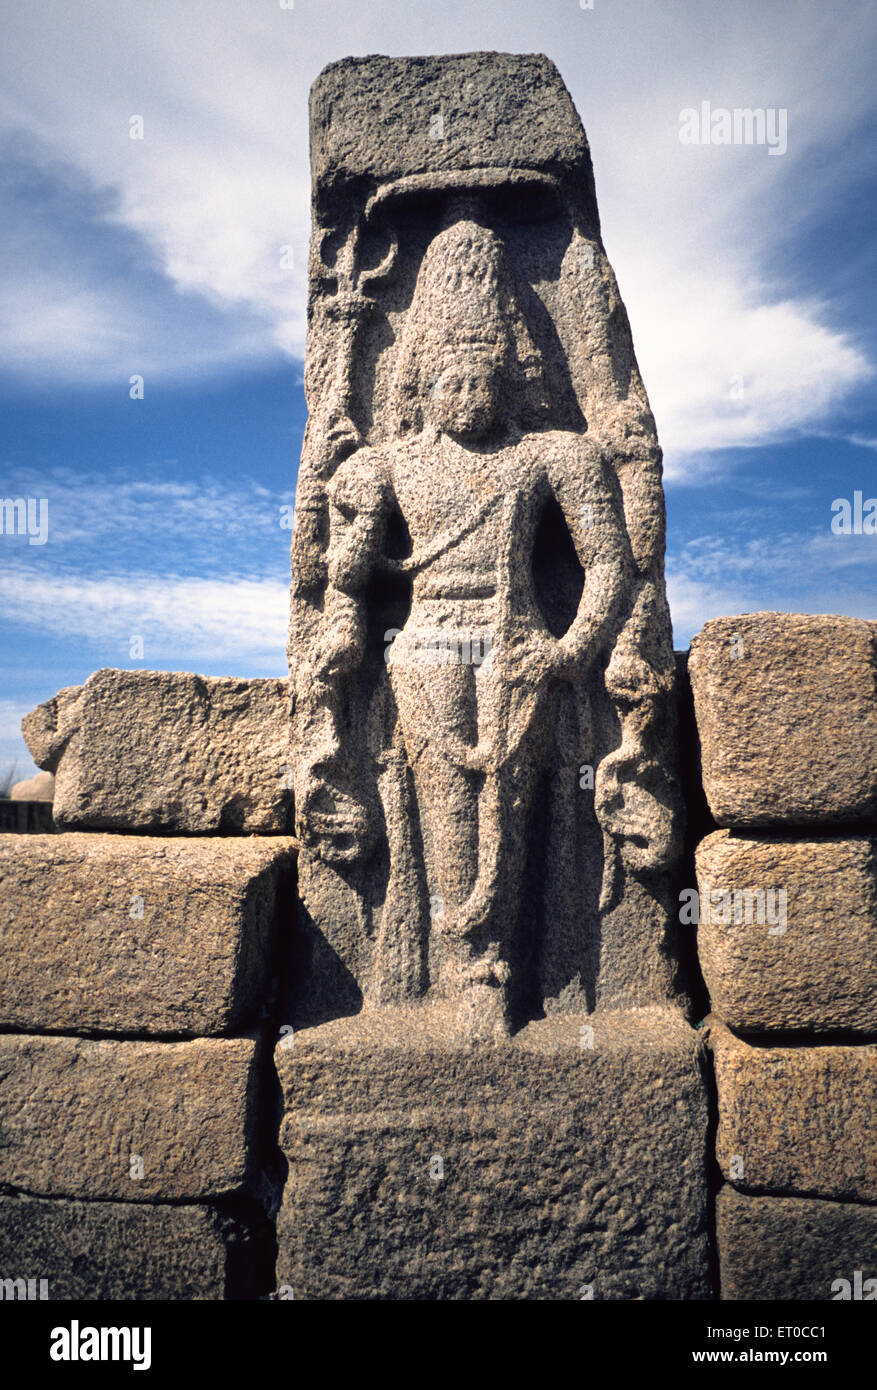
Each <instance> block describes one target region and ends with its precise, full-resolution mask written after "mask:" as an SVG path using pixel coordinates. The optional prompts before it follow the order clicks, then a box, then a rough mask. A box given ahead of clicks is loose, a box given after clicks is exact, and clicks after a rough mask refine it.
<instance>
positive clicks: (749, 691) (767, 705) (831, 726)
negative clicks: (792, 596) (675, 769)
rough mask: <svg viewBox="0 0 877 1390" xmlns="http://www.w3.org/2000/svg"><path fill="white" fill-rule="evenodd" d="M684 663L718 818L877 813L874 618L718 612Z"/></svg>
mask: <svg viewBox="0 0 877 1390" xmlns="http://www.w3.org/2000/svg"><path fill="white" fill-rule="evenodd" d="M688 669H689V673H690V676H691V684H692V688H693V691H694V704H695V710H696V713H697V726H698V732H699V734H700V746H701V759H702V765H703V782H704V789H705V791H706V796H707V800H708V802H709V805H710V810H711V811H712V813H713V815H714V817H715V819H716V821H717V822H718V824H719V825H721V826H727V827H731V828H738V829H746V828H747V827H753V826H792V825H800V826H807V825H833V824H843V823H846V822H850V821H875V820H877V623H873V622H865V621H863V620H862V619H859V618H837V617H816V616H811V615H806V614H800V613H747V614H744V615H742V616H740V617H737V618H715V619H713V621H711V622H708V623H707V624H706V625H705V627H704V628H703V630H702V632H699V633H698V635H697V636H696V637H695V638H694V640H693V641H692V643H691V656H690V658H689V663H688Z"/></svg>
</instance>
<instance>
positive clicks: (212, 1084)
mask: <svg viewBox="0 0 877 1390" xmlns="http://www.w3.org/2000/svg"><path fill="white" fill-rule="evenodd" d="M258 1092H259V1072H258V1067H257V1045H256V1043H255V1041H254V1040H253V1039H252V1038H227V1039H226V1038H222V1039H218V1038H212V1039H206V1038H199V1039H197V1040H196V1041H193V1042H174V1043H167V1042H164V1043H162V1042H119V1041H115V1040H114V1041H101V1042H96V1041H92V1040H88V1039H85V1038H66V1037H54V1038H52V1037H28V1036H24V1035H22V1034H14V1033H7V1034H4V1035H0V1184H3V1185H6V1186H8V1187H11V1188H15V1189H17V1190H20V1191H23V1192H29V1193H32V1194H34V1195H37V1196H59V1197H61V1196H63V1197H89V1198H114V1199H118V1200H123V1201H131V1202H149V1201H159V1200H161V1201H181V1202H182V1201H187V1202H198V1201H204V1200H206V1199H208V1198H213V1197H223V1196H230V1195H233V1194H235V1193H239V1192H244V1191H246V1190H254V1189H255V1186H256V1184H257V1182H258V1171H257V1155H256V1153H255V1150H254V1141H255V1134H256V1130H257V1124H258V1115H257V1105H258Z"/></svg>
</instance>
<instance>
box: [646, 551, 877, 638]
mask: <svg viewBox="0 0 877 1390" xmlns="http://www.w3.org/2000/svg"><path fill="white" fill-rule="evenodd" d="M667 592H668V596H669V600H670V609H671V612H672V615H673V630H674V640H675V642H676V644H677V646H680V645H685V646H687V644H688V642H689V641H690V640H691V638H692V636H693V635H694V634H695V633H696V632H698V631H699V630H700V628H701V627H703V624H704V623H705V622H706V621H707V619H708V618H717V617H720V616H723V615H730V614H735V613H753V612H760V611H763V610H776V611H779V612H794V613H846V614H849V615H850V616H851V617H858V618H871V619H873V618H877V537H875V536H836V535H833V534H832V533H831V532H830V530H829V528H828V525H826V529H825V530H824V531H822V530H820V531H817V530H814V529H811V530H809V531H787V532H775V533H768V534H764V535H759V536H756V537H752V538H750V539H746V538H744V537H743V536H741V535H739V534H738V533H734V534H732V535H728V534H723V533H717V534H711V535H704V536H699V537H696V538H694V539H692V540H691V541H689V542H688V543H687V544H686V545H684V546H683V547H681V549H680V550H678V551H676V552H673V553H671V555H670V556H669V557H668V562H667Z"/></svg>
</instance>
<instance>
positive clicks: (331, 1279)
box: [275, 1004, 710, 1299]
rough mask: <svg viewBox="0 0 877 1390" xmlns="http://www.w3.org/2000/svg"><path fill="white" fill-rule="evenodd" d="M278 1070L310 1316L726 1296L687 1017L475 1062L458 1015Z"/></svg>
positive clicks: (558, 1033)
mask: <svg viewBox="0 0 877 1390" xmlns="http://www.w3.org/2000/svg"><path fill="white" fill-rule="evenodd" d="M449 1012H450V1015H451V1016H450V1017H448V1013H449ZM589 1030H592V1031H589ZM275 1057H276V1062H277V1068H278V1073H279V1076H280V1081H281V1086H282V1089H283V1093H284V1107H285V1113H284V1120H283V1125H282V1128H281V1143H282V1147H283V1150H284V1153H285V1156H286V1158H287V1159H288V1161H289V1178H288V1181H287V1185H286V1189H285V1193H284V1199H283V1205H282V1208H281V1211H280V1214H279V1217H278V1262H277V1282H278V1285H288V1286H290V1287H292V1288H293V1289H294V1294H295V1297H296V1298H297V1299H299V1298H306V1299H581V1298H590V1297H593V1298H595V1299H636V1298H648V1299H688V1298H694V1299H700V1298H708V1297H710V1276H709V1260H708V1240H707V1217H706V1202H707V1191H706V1187H707V1177H706V1136H707V1096H706V1088H705V1081H704V1075H703V1070H702V1065H701V1057H700V1042H699V1037H698V1035H697V1034H696V1033H695V1032H694V1031H693V1030H692V1029H690V1028H689V1027H688V1026H687V1025H686V1024H684V1023H683V1022H682V1021H681V1019H680V1018H679V1017H678V1014H676V1013H675V1011H672V1010H665V1009H648V1010H641V1011H640V1010H628V1011H623V1012H619V1013H616V1014H606V1015H601V1014H599V1013H597V1014H593V1015H591V1016H590V1017H589V1016H587V1015H585V1014H583V1015H582V1016H581V1018H579V1019H573V1018H564V1019H562V1018H559V1017H554V1018H549V1019H543V1020H540V1021H538V1022H535V1023H531V1024H530V1025H528V1026H527V1027H526V1028H524V1029H523V1030H522V1031H521V1032H519V1033H517V1034H515V1036H514V1037H512V1038H510V1039H506V1040H504V1041H499V1042H491V1043H485V1042H480V1043H478V1044H477V1045H476V1044H474V1043H473V1041H472V1038H471V1037H470V1036H469V1035H467V1033H466V1031H465V1027H464V1024H463V1023H462V1022H461V1020H460V1019H459V1015H457V1014H456V1012H455V1011H454V1010H453V1009H451V1010H450V1011H448V1010H447V1009H446V1008H436V1006H434V1005H429V1004H428V1005H426V1006H423V1005H420V1006H410V1007H408V1008H407V1009H380V1010H376V1011H374V1012H373V1013H368V1012H366V1013H363V1014H361V1015H359V1016H357V1017H356V1018H348V1019H339V1020H336V1021H335V1022H333V1023H329V1024H325V1025H323V1026H321V1027H317V1028H312V1029H306V1030H303V1031H299V1032H296V1033H294V1034H289V1033H287V1034H286V1035H285V1036H284V1038H283V1040H282V1041H281V1043H280V1044H279V1045H278V1048H277V1050H276V1053H275Z"/></svg>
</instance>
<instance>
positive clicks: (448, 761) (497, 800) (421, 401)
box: [299, 208, 634, 1032]
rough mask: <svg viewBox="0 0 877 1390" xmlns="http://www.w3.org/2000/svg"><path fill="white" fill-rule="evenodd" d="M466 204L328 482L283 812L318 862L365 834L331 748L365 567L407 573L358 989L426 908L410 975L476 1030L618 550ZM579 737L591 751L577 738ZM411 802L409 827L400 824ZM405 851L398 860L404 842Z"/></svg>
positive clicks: (382, 979) (393, 955) (501, 979)
mask: <svg viewBox="0 0 877 1390" xmlns="http://www.w3.org/2000/svg"><path fill="white" fill-rule="evenodd" d="M476 219H477V214H476V215H473V212H472V210H471V209H470V208H463V209H462V210H459V211H458V212H457V215H456V216H455V215H454V214H453V213H452V215H451V216H450V218H449V219H448V221H449V225H447V226H446V227H445V228H444V229H443V230H442V231H440V232H439V233H438V235H437V236H436V237H435V238H434V240H433V241H432V242H431V244H430V245H429V247H428V250H427V252H426V254H425V256H424V259H423V262H422V265H421V268H420V271H419V274H418V277H417V281H416V286H415V290H414V295H413V299H412V303H411V307H410V311H409V314H408V317H407V321H406V327H405V332H404V337H403V341H402V343H401V347H400V353H399V359H398V368H397V371H396V380H395V409H396V428H395V434H394V436H393V437H392V438H391V439H389V440H387V441H386V442H380V443H377V444H375V445H372V446H365V447H362V448H359V449H357V450H355V451H354V452H353V453H352V454H350V456H349V457H348V458H347V459H345V460H344V461H343V462H342V463H341V464H340V466H339V467H338V468H337V471H336V472H335V474H334V477H333V478H332V480H331V482H330V484H329V485H328V496H329V544H328V547H327V555H328V570H327V584H326V592H325V598H324V606H323V613H322V637H321V643H320V651H319V656H318V659H317V660H316V661H315V663H314V669H313V692H317V693H319V692H322V700H320V699H317V700H316V704H317V705H318V706H319V707H320V709H321V711H322V718H323V720H324V721H325V725H326V726H327V727H324V730H323V737H322V739H319V740H317V741H316V744H315V746H316V747H319V749H320V753H319V757H318V758H315V759H313V760H312V765H311V769H310V777H309V779H305V780H304V781H303V782H302V787H303V790H304V796H303V798H302V797H301V796H300V799H299V824H300V828H301V833H302V836H303V838H304V840H305V843H306V844H309V845H310V846H312V847H313V849H314V851H315V852H316V853H317V854H322V855H323V856H324V858H325V859H326V860H327V861H330V862H331V861H332V860H333V859H334V860H336V861H337V862H340V863H350V862H355V861H356V860H357V859H358V858H360V859H361V858H362V857H363V856H364V855H366V854H367V853H368V850H369V845H370V831H369V828H368V820H369V812H368V809H367V807H365V806H364V805H363V804H362V803H361V801H360V800H359V799H358V798H357V795H356V791H355V788H354V787H353V785H352V781H353V780H354V779H351V776H350V770H349V767H348V766H347V765H346V760H345V755H344V752H343V748H344V738H343V733H342V730H341V727H340V726H341V725H342V724H343V721H344V718H345V712H344V693H343V692H344V687H345V682H348V681H350V680H351V679H355V678H356V673H357V671H358V670H359V668H360V667H361V665H362V663H363V660H364V658H365V654H366V648H367V644H368V641H369V635H368V634H369V602H370V599H369V595H370V594H371V593H372V592H373V591H374V586H375V584H380V583H382V582H383V583H385V584H386V583H390V582H393V583H396V584H397V585H399V584H402V585H405V586H407V594H408V603H407V606H408V611H407V614H406V615H405V616H404V618H403V619H402V620H401V622H400V626H399V627H393V628H389V629H387V630H386V631H385V632H384V633H383V634H382V640H383V641H384V643H385V652H384V655H385V660H386V672H385V678H384V681H383V682H381V685H382V694H381V696H380V701H379V703H381V706H382V709H383V710H384V711H385V713H384V719H385V721H386V720H387V719H388V721H389V722H388V723H385V728H388V729H389V730H390V732H389V734H387V733H386V732H385V733H384V735H383V737H382V739H379V740H378V742H383V745H384V746H383V747H382V748H379V749H377V750H376V757H377V760H378V762H379V763H380V765H381V767H382V769H383V772H382V774H381V775H382V777H383V789H384V791H383V797H382V799H383V815H384V820H385V824H386V832H387V836H388V839H389V844H390V865H389V872H388V880H387V885H386V894H385V898H384V902H383V904H382V907H381V926H380V930H379V939H378V945H377V957H376V964H375V970H374V978H373V986H372V992H373V995H374V997H375V998H377V999H392V998H394V997H396V995H398V994H399V993H400V991H401V993H402V994H403V995H404V994H405V993H406V988H405V986H404V983H402V984H400V979H399V975H400V969H399V960H400V958H401V957H404V956H405V955H406V951H405V948H404V946H400V944H399V943H400V939H402V938H404V937H405V936H406V935H407V936H408V937H410V938H414V937H417V936H418V934H420V933H422V931H423V925H422V922H420V923H419V922H418V918H421V919H424V917H425V915H428V926H427V927H426V930H427V932H428V934H429V936H430V937H431V938H434V939H433V940H432V941H431V942H430V943H428V945H427V947H426V949H425V952H424V955H423V958H424V959H425V960H426V962H427V964H426V966H425V967H424V968H423V969H422V970H421V971H420V974H419V977H418V983H417V985H416V987H415V988H414V989H413V991H412V990H409V991H408V992H409V993H410V992H413V993H415V994H416V993H417V992H419V991H420V990H422V991H424V992H425V990H426V989H427V988H428V989H429V990H430V991H431V992H432V993H433V994H435V995H436V996H437V997H438V998H447V999H453V1000H454V1001H455V1002H456V1007H458V1008H459V1009H461V1010H462V1011H463V1012H464V1013H465V1015H466V1018H467V1020H468V1024H467V1026H469V1027H470V1028H471V1030H472V1031H475V1032H478V1031H479V1030H486V1031H487V1032H491V1031H495V1030H500V1031H502V1030H505V1029H507V1028H508V1027H509V1026H510V1022H511V1018H512V1002H513V997H514V991H513V987H512V980H511V972H512V963H513V961H514V960H515V958H516V955H518V954H520V953H521V950H522V947H521V943H520V942H519V935H520V933H522V932H523V933H526V932H527V930H528V922H529V923H530V924H531V926H532V922H533V921H535V920H536V918H537V917H538V913H536V912H534V911H530V910H528V907H527V904H526V901H525V898H526V894H527V891H528V889H527V886H526V878H525V869H526V865H527V860H528V848H529V845H530V842H531V840H532V837H533V833H534V828H533V817H534V814H538V808H537V807H536V804H535V801H534V794H535V793H536V791H537V787H538V786H539V783H540V779H541V778H542V777H543V774H544V771H545V767H546V757H547V756H548V750H549V748H550V746H551V742H552V738H553V734H554V726H555V723H556V721H557V719H558V717H559V716H558V697H559V692H560V691H561V690H562V689H563V688H567V689H569V688H572V689H573V690H574V691H576V692H577V694H578V706H579V708H580V709H581V710H583V711H584V712H585V716H584V717H585V722H586V723H587V708H588V698H587V691H588V689H589V686H590V685H591V684H592V683H593V680H594V673H595V672H596V671H598V670H599V669H603V668H605V665H606V663H607V662H608V660H609V656H610V654H611V650H612V643H613V641H614V638H615V636H616V635H617V631H618V625H619V622H620V618H621V616H622V607H623V603H624V598H625V595H626V594H627V593H628V592H629V590H630V587H631V584H632V577H633V568H634V567H633V558H632V556H631V553H630V544H629V540H628V537H627V533H626V531H625V527H624V516H623V510H622V507H621V503H620V499H619V491H618V488H617V485H616V486H613V481H614V480H613V476H612V474H611V470H610V469H609V468H607V466H606V464H605V462H604V460H603V458H602V456H601V453H600V451H599V449H598V448H597V447H596V446H595V445H594V443H592V442H591V440H590V439H589V438H588V436H587V434H586V433H574V432H572V431H568V430H557V429H551V428H545V427H544V425H545V420H546V415H547V411H546V402H545V399H544V392H543V387H542V380H541V368H540V362H539V355H538V353H537V351H536V349H535V347H534V345H533V341H532V338H531V336H530V334H529V332H528V329H527V324H526V320H525V317H524V314H523V312H522V308H521V304H520V302H519V295H518V290H517V286H516V284H515V279H514V275H513V272H512V268H511V266H510V264H509V261H508V258H507V255H506V253H505V249H504V246H503V243H502V241H501V239H500V237H499V236H498V235H497V234H496V233H495V232H494V231H493V230H491V229H490V228H489V227H486V226H483V225H481V224H480V222H479V221H478V220H476ZM540 424H541V426H542V427H541V428H540V427H538V426H539V425H540ZM547 515H551V516H553V517H554V518H555V519H556V520H557V521H558V522H559V525H560V526H561V528H564V527H565V530H566V532H567V533H568V538H569V539H571V543H572V545H571V551H573V552H574V557H573V564H576V562H577V565H578V567H580V579H579V589H580V592H579V594H578V597H577V602H575V601H574V602H573V604H572V605H571V606H569V609H568V612H567V613H566V617H565V619H564V620H562V621H558V620H556V619H555V620H554V621H552V622H549V618H548V617H547V616H546V612H545V610H544V606H543V605H541V604H540V596H539V593H538V590H537V583H536V578H535V576H534V565H533V563H532V559H533V555H534V551H535V549H536V548H537V546H538V543H539V539H538V538H539V532H540V526H542V525H543V524H544V520H545V517H546V516H547ZM400 537H401V543H400ZM387 709H389V711H390V713H389V716H387V715H386V711H387ZM327 749H328V750H329V751H328V752H327ZM578 751H579V753H580V755H581V757H582V761H583V762H586V761H589V760H590V761H596V756H595V754H594V751H593V749H592V750H590V751H589V750H588V748H586V747H584V746H583V745H582V744H581V743H580V744H579V745H578ZM406 769H407V771H406ZM388 783H394V785H395V790H388ZM406 787H407V792H406ZM406 795H407V800H406ZM412 819H413V820H415V821H416V825H417V835H416V837H415V836H413V835H412V832H411V827H410V825H406V824H404V823H403V822H404V821H406V820H409V821H410V820H412ZM412 853H416V854H417V856H418V857H419V858H420V860H421V863H420V864H419V865H418V868H417V871H416V873H413V871H412V869H411V866H410V864H407V863H406V862H405V861H407V860H408V859H409V858H410V856H411V854H412ZM394 943H395V945H394ZM400 952H401V956H400ZM526 953H527V946H526V943H524V945H523V954H524V955H525V956H526ZM407 954H408V955H409V956H410V955H411V948H410V947H409V949H408V952H407ZM414 954H415V955H417V954H418V953H417V951H416V950H415V952H414ZM418 958H419V957H418ZM401 973H402V975H404V969H403V970H402V971H401Z"/></svg>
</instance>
